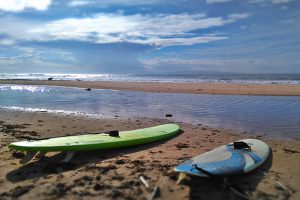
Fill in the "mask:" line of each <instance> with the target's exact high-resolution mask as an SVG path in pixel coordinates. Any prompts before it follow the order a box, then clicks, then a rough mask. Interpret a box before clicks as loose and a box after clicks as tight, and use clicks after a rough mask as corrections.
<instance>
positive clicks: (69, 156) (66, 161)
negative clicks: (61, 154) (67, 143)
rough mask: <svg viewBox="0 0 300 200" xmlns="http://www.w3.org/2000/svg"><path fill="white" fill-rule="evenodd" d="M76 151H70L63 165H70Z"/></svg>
mask: <svg viewBox="0 0 300 200" xmlns="http://www.w3.org/2000/svg"><path fill="white" fill-rule="evenodd" d="M75 153H76V152H75V151H68V152H67V155H66V157H65V158H64V159H63V160H62V161H61V162H62V163H68V162H70V160H72V158H73V157H74V155H75Z"/></svg>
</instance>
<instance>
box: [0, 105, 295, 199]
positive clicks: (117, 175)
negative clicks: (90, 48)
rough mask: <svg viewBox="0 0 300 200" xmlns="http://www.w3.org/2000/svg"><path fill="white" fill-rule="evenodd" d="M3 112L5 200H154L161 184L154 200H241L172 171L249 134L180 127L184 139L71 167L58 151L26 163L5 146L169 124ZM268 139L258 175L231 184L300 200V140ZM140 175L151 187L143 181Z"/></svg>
mask: <svg viewBox="0 0 300 200" xmlns="http://www.w3.org/2000/svg"><path fill="white" fill-rule="evenodd" d="M0 113H1V114H0V145H1V148H0V159H1V162H0V199H3V200H5V199H32V200H33V199H70V200H71V199H72V200H73V199H128V200H129V199H149V198H150V197H151V193H152V189H153V188H154V187H155V186H158V188H159V190H160V192H159V193H158V196H157V197H156V199H167V200H168V199H170V200H175V199H241V198H240V197H238V196H237V195H236V194H235V193H234V192H232V191H231V190H230V188H228V187H224V186H223V185H222V181H221V180H214V179H203V178H196V177H188V178H187V179H186V180H184V181H183V182H182V183H181V184H180V185H177V184H176V174H175V173H174V172H173V168H174V166H176V165H177V164H179V163H181V162H183V161H185V160H187V159H189V158H190V157H193V156H196V155H198V154H200V153H203V152H206V151H209V150H211V149H213V148H215V147H217V146H219V145H222V144H226V143H228V142H231V141H234V140H237V139H241V138H245V137H250V136H249V135H248V136H247V135H241V134H238V133H234V132H232V131H229V130H222V129H214V128H210V127H206V126H203V125H198V126H194V125H190V124H183V123H179V125H180V126H181V128H182V130H183V133H181V134H180V135H178V136H177V137H174V138H172V139H169V140H165V141H162V142H158V143H154V144H149V145H142V146H138V147H131V148H126V149H118V150H110V151H93V152H85V153H77V154H76V155H75V157H74V158H73V159H72V161H71V163H69V164H59V163H58V160H59V159H61V158H62V156H63V155H61V154H53V153H52V154H49V155H47V158H45V159H42V160H33V161H32V162H30V163H28V164H25V165H20V164H19V163H18V160H19V158H21V157H23V154H22V153H16V152H13V151H10V150H9V149H8V148H7V145H8V144H9V143H11V142H14V141H19V140H24V138H43V137H47V136H62V135H66V134H67V133H74V132H80V131H82V132H84V131H90V132H95V131H106V130H113V129H118V130H131V129H137V128H144V127H150V126H154V125H159V124H163V123H168V122H169V121H167V120H158V119H144V118H143V119H136V118H131V119H120V118H117V117H116V118H113V119H88V118H82V117H78V116H77V117H75V116H61V115H60V116H59V115H53V114H48V113H40V112H36V113H25V112H14V111H7V110H0ZM251 137H256V138H261V136H259V135H255V136H253V135H252V136H251ZM262 139H263V140H264V141H266V142H267V143H268V144H269V145H270V147H271V148H272V152H273V154H272V156H270V157H269V159H268V161H267V162H266V163H265V164H264V165H263V166H262V167H260V168H259V171H258V170H256V171H255V172H252V173H249V174H247V175H242V176H237V177H232V178H230V179H229V180H228V182H229V184H231V186H232V188H234V189H236V190H238V191H240V192H242V193H244V194H246V195H248V196H250V197H251V198H252V199H295V200H296V199H300V192H299V190H300V186H299V183H300V169H299V162H300V145H299V141H279V140H271V139H267V138H262ZM262 171H265V172H267V174H269V176H270V177H271V178H270V177H269V176H267V175H263V174H261V172H262ZM141 175H142V176H144V177H145V179H146V180H147V182H148V183H149V185H150V188H149V189H147V188H146V187H145V186H144V185H143V184H142V183H141V181H140V180H139V176H141ZM272 178H274V180H272ZM275 180H276V181H279V182H280V183H281V184H283V185H284V187H286V188H283V187H282V186H281V185H279V184H278V183H276V182H275Z"/></svg>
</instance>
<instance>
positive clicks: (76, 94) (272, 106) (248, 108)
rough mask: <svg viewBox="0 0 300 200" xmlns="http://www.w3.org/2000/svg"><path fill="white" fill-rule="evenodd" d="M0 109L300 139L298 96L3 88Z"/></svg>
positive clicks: (17, 86) (30, 87) (41, 87)
mask: <svg viewBox="0 0 300 200" xmlns="http://www.w3.org/2000/svg"><path fill="white" fill-rule="evenodd" d="M0 108H5V109H17V110H26V111H47V112H57V113H65V114H83V115H88V116H92V117H103V116H104V117H109V116H114V115H118V116H120V117H149V118H165V114H167V113H170V114H172V115H173V117H172V118H170V119H172V120H174V121H181V122H187V123H193V124H199V123H201V124H205V125H209V126H214V127H221V128H228V129H234V130H238V131H246V132H248V133H258V134H266V135H267V136H268V137H280V138H292V139H300V97H289V96H246V95H205V94H166V93H145V92H127V91H114V90H92V91H85V90H84V89H79V88H66V87H48V86H45V87H44V86H19V85H3V86H0Z"/></svg>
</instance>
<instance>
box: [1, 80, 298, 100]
mask: <svg viewBox="0 0 300 200" xmlns="http://www.w3.org/2000/svg"><path fill="white" fill-rule="evenodd" d="M0 84H22V85H56V86H67V87H80V88H97V89H114V90H128V91H146V92H168V93H190V94H242V95H286V96H299V95H300V85H276V84H271V85H257V84H229V83H158V82H104V81H103V82H101V81H56V80H53V81H36V80H0Z"/></svg>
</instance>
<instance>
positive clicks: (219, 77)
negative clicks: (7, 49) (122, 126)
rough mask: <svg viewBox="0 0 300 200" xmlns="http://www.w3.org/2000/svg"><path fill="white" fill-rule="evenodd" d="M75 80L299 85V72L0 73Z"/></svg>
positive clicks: (3, 77)
mask: <svg viewBox="0 0 300 200" xmlns="http://www.w3.org/2000/svg"><path fill="white" fill-rule="evenodd" d="M48 78H52V79H53V80H75V81H120V82H176V83H181V82H183V83H193V82H194V83H237V84H286V85H299V84H300V75H299V74H169V75H166V74H164V75H153V74H148V75H146V74H141V75H134V74H68V73H18V74H7V73H6V74H0V79H29V80H48Z"/></svg>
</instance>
